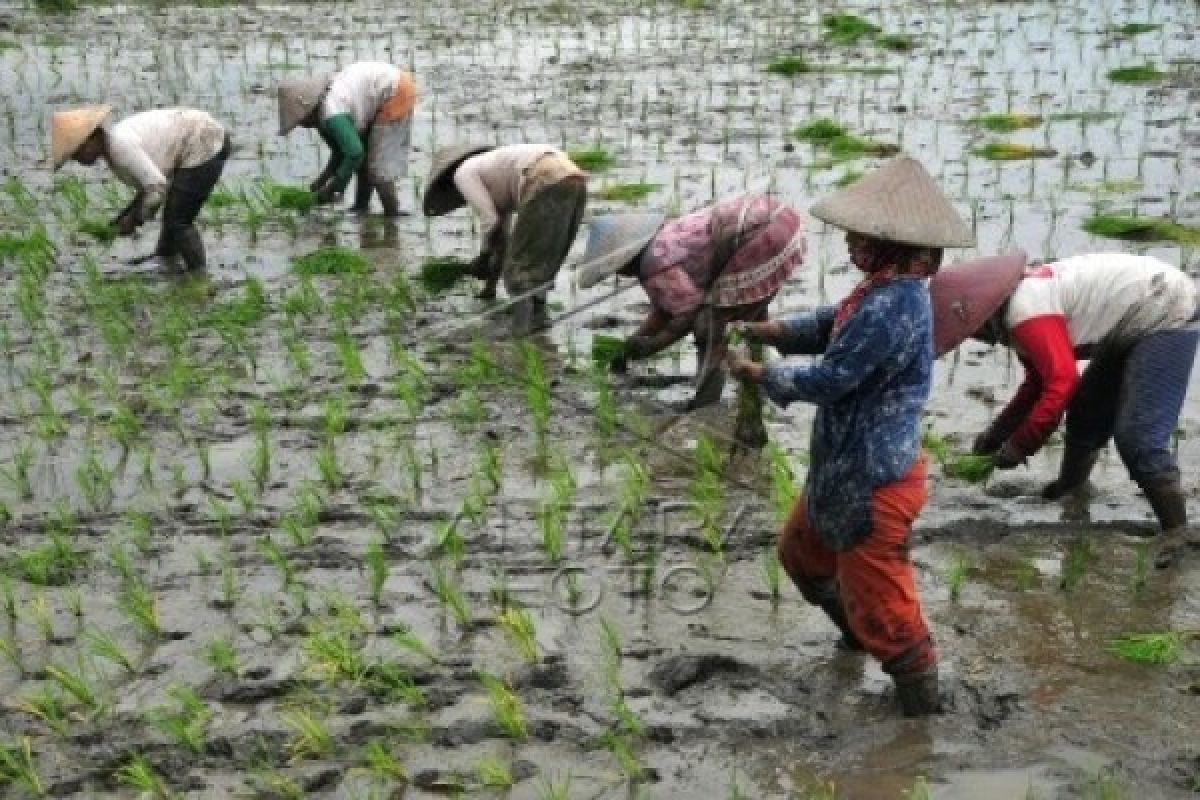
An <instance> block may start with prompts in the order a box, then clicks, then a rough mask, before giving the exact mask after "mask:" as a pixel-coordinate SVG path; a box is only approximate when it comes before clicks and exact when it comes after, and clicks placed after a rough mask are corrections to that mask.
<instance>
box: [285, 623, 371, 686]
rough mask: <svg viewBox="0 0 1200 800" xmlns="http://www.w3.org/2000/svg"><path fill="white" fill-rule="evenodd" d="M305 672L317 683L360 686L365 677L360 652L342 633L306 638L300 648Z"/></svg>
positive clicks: (363, 661)
mask: <svg viewBox="0 0 1200 800" xmlns="http://www.w3.org/2000/svg"><path fill="white" fill-rule="evenodd" d="M301 650H302V652H303V653H304V663H305V669H306V671H307V672H308V673H310V674H312V675H314V676H316V677H317V678H318V679H320V680H328V681H334V682H340V681H351V682H354V683H357V682H360V681H362V680H363V678H364V677H366V675H367V663H366V661H365V660H364V658H363V654H362V648H361V647H359V646H358V645H356V644H355V643H354V642H353V641H352V640H351V638H350V635H349V634H348V633H347V632H346V631H345V630H338V629H332V630H323V631H317V632H315V633H312V634H310V635H309V636H307V637H306V638H305V639H304V642H303V644H302V645H301Z"/></svg>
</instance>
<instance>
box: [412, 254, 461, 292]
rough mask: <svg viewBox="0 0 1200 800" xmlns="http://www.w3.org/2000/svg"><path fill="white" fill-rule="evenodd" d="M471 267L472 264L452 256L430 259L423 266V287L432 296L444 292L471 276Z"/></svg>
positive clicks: (421, 278) (421, 279)
mask: <svg viewBox="0 0 1200 800" xmlns="http://www.w3.org/2000/svg"><path fill="white" fill-rule="evenodd" d="M470 266H471V265H470V263H468V262H466V261H463V260H462V259H461V258H454V257H452V256H444V257H438V258H428V259H426V260H425V263H423V264H422V265H421V277H420V279H419V280H420V281H421V286H423V287H424V288H425V291H427V292H429V293H430V294H438V293H440V292H444V291H446V290H447V289H449V288H450V287H451V286H453V285H454V284H456V283H458V282H459V281H460V280H462V279H463V278H465V277H466V276H468V275H470V274H471V273H470Z"/></svg>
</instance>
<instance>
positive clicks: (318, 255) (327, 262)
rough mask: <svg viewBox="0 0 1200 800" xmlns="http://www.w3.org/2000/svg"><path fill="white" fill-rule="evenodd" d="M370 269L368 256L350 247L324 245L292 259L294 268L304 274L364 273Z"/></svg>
mask: <svg viewBox="0 0 1200 800" xmlns="http://www.w3.org/2000/svg"><path fill="white" fill-rule="evenodd" d="M370 269H371V262H370V261H368V260H367V258H366V256H364V255H363V254H362V253H360V252H358V251H357V250H351V249H350V248H348V247H322V248H320V249H319V250H314V251H313V252H311V253H308V254H306V255H303V256H300V257H298V258H294V259H292V270H293V271H295V272H296V273H297V274H298V275H302V276H312V275H344V274H355V275H362V274H364V273H366V272H368V271H370Z"/></svg>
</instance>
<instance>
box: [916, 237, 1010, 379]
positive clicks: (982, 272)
mask: <svg viewBox="0 0 1200 800" xmlns="http://www.w3.org/2000/svg"><path fill="white" fill-rule="evenodd" d="M1025 262H1026V257H1025V254H1024V253H1021V252H1017V253H1013V254H1012V255H1003V256H989V257H987V258H976V259H973V260H971V261H964V262H963V263H961V264H955V265H954V266H952V267H947V268H946V269H942V270H939V271H938V273H937V274H936V275H934V276H933V277H932V278H930V279H929V300H930V303H931V304H932V306H933V346H934V349H935V350H936V351H937V355H938V357H941V356H943V355H945V354H946V353H949V352H950V351H951V350H953V349H954V348H956V347H958V346H959V345H960V344H962V343H963V342H964V341H965V340H966V339H967V338H968V337H969V336H971V335H972V334H974V333H975V331H977V330H979V329H980V328H981V327H982V326H983V323H985V322H987V320H988V317H990V316H992V314H994V313H996V309H998V308H1000V306H1001V304H1003V303H1004V301H1005V300H1007V299H1008V298H1009V297H1010V296H1011V295H1012V293H1013V291H1015V290H1016V288H1017V285H1018V284H1019V283H1020V282H1021V278H1023V277H1024V276H1025Z"/></svg>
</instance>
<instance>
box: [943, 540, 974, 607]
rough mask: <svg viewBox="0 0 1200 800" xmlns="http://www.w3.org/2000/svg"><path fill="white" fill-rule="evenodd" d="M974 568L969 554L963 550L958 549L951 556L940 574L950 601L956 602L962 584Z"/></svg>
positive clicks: (964, 583)
mask: <svg viewBox="0 0 1200 800" xmlns="http://www.w3.org/2000/svg"><path fill="white" fill-rule="evenodd" d="M974 568H975V567H974V564H973V563H972V561H971V556H970V554H968V553H967V552H965V551H962V550H960V551H958V552H956V553H955V554H954V555H953V556H952V557H951V559H950V563H949V564H947V565H946V568H945V571H944V572H943V575H942V577H943V579H944V580H945V581H946V586H947V587H948V588H949V590H950V602H952V603H957V602H958V601H959V599H960V598H961V597H962V589H963V586H965V585H966V583H967V578H968V577H970V575H971V571H972V570H973V569H974Z"/></svg>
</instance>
